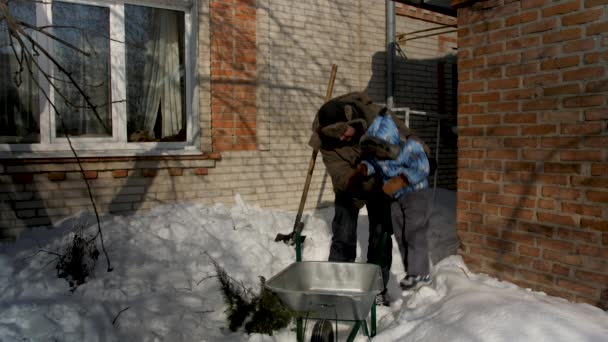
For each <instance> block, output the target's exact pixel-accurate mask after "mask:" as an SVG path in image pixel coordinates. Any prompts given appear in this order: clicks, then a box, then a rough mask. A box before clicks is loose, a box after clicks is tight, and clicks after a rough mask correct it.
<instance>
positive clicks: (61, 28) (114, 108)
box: [0, 0, 198, 154]
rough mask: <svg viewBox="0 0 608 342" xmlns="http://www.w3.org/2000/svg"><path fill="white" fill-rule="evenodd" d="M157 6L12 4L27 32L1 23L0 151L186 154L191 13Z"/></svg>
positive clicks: (192, 115) (190, 125)
mask: <svg viewBox="0 0 608 342" xmlns="http://www.w3.org/2000/svg"><path fill="white" fill-rule="evenodd" d="M155 3H158V4H160V2H158V1H152V0H150V1H136V2H134V3H132V4H130V3H126V4H122V3H121V4H115V3H114V1H112V2H109V1H102V0H96V1H33V0H11V1H9V2H8V5H9V11H10V13H11V15H12V16H13V17H14V18H16V19H17V20H19V21H21V22H23V23H24V24H22V25H21V27H23V28H25V30H24V31H23V32H24V33H19V34H17V36H15V35H14V34H13V35H11V34H10V31H9V26H8V24H7V21H6V20H2V21H0V149H2V150H4V151H62V150H68V140H67V139H66V136H67V137H69V138H70V141H71V142H72V144H73V146H74V147H75V148H76V149H77V150H80V151H89V150H91V151H93V150H101V151H106V150H123V151H124V150H135V151H137V150H140V151H141V150H164V149H186V150H192V149H193V148H192V147H193V146H196V143H197V141H195V140H196V139H195V137H196V136H198V134H197V129H198V124H196V122H197V113H196V107H197V106H193V105H192V101H193V91H192V90H193V88H194V77H193V73H194V70H195V68H194V62H195V58H194V51H195V43H194V42H195V40H194V38H193V36H194V34H193V32H192V31H193V30H192V27H194V22H193V16H192V15H191V12H195V11H193V10H191V8H192V6H191V5H189V4H188V3H187V2H186V3H185V5H184V6H183V8H182V7H179V6H181V4H182V3H184V1H181V2H175V3H177V4H179V6H178V5H176V6H177V7H176V8H170V7H167V6H166V4H167V3H170V2H167V1H162V4H163V6H162V7H159V6H157V4H155ZM169 6H173V5H169ZM195 13H196V12H195ZM28 36H29V37H31V38H32V40H31V41H30V40H29V38H28ZM118 154H121V153H118Z"/></svg>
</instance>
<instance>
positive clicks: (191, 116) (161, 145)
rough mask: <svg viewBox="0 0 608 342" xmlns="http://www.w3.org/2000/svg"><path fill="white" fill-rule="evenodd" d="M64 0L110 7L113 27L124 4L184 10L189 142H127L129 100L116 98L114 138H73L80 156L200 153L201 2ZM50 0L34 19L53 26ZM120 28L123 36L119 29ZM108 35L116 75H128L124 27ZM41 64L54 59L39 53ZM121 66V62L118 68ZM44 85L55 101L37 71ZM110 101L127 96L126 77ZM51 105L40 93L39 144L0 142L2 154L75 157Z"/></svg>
mask: <svg viewBox="0 0 608 342" xmlns="http://www.w3.org/2000/svg"><path fill="white" fill-rule="evenodd" d="M61 1H63V2H69V3H78V4H83V5H92V6H99V7H108V8H109V9H110V18H109V20H110V28H112V27H124V5H125V4H133V5H140V6H149V7H155V8H163V9H170V10H177V11H181V12H183V13H184V26H185V27H184V40H185V41H184V49H185V56H186V58H185V68H184V72H185V91H186V108H185V109H186V141H185V142H130V143H129V142H127V129H126V115H127V114H126V102H124V101H122V102H113V103H112V131H113V132H112V137H103V138H79V137H71V138H70V140H71V142H72V146H73V147H74V149H75V150H76V151H77V153H78V156H82V157H86V156H100V155H103V156H133V155H142V154H143V155H151V156H153V155H182V154H183V155H193V154H200V153H201V150H200V136H201V134H200V125H199V121H198V120H197V119H198V118H199V106H198V102H194V101H198V96H197V90H198V86H197V84H196V82H197V77H196V74H195V73H196V72H197V66H196V62H197V59H196V56H197V51H198V39H197V33H198V29H197V28H198V6H197V1H190V0H147V1H146V0H141V1H140V0H134V1H109V0H61ZM51 2H52V1H48V2H44V3H42V4H38V5H37V6H36V18H37V24H38V25H49V24H50V19H49V18H51V14H52V13H51ZM117 33H119V36H116V34H117ZM110 35H111V37H112V38H114V40H111V41H110V51H112V53H111V57H110V58H111V62H110V63H111V68H110V73H111V74H110V77H111V79H112V80H124V79H125V78H124V75H121V73H122V72H124V70H125V69H124V67H122V68H121V67H120V66H124V65H125V64H126V61H125V59H126V54H125V51H124V44H121V43H120V42H121V41H124V30H112V29H110ZM36 38H37V39H38V41H39V42H40V43H41V44H42V45H43V46H45V47H46V48H47V49H49V48H50V47H51V39H50V38H46V37H45V36H43V35H41V34H38V35H37V37H36ZM39 63H40V65H41V66H42V67H44V68H46V69H47V70H49V69H50V66H51V62H50V61H49V60H48V59H46V58H44V57H43V56H41V57H39ZM117 66H118V67H117ZM39 82H40V85H41V86H42V87H43V88H45V91H47V92H49V97H50V99H51V101H53V100H54V92H53V91H49V90H50V86H49V84H48V82H47V81H46V79H44V77H43V76H41V75H39ZM111 89H112V93H111V98H112V101H115V100H114V99H118V98H121V97H120V96H122V98H126V87H125V85H124V82H112V85H111ZM51 113H52V106H51V105H50V104H49V103H48V101H47V100H46V98H45V96H44V94H43V93H42V92H41V94H40V143H33V144H0V158H55V157H61V158H63V157H66V156H73V154H72V152H71V150H70V146H69V144H68V140H67V139H66V138H56V137H55V131H56V130H55V119H54V117H55V116H54V115H51Z"/></svg>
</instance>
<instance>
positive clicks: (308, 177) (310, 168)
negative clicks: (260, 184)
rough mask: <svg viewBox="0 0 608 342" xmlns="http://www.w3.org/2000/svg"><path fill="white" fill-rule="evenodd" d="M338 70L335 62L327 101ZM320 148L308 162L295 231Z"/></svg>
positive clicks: (326, 93) (329, 98) (300, 217)
mask: <svg viewBox="0 0 608 342" xmlns="http://www.w3.org/2000/svg"><path fill="white" fill-rule="evenodd" d="M337 72H338V66H337V65H336V64H333V65H332V66H331V75H330V76H329V83H328V84H327V91H326V92H325V102H327V101H329V100H331V94H332V93H333V90H334V83H335V81H336V73H337ZM318 153H319V150H318V149H316V148H315V149H313V151H312V156H311V157H310V161H309V162H308V172H307V173H306V183H304V191H302V197H301V198H300V206H299V207H298V214H297V215H296V221H295V223H294V225H293V230H294V232H295V231H296V230H297V228H298V225H299V224H300V220H301V219H302V213H303V212H304V205H305V204H306V197H307V196H308V189H309V188H310V180H311V179H312V173H313V171H314V169H315V162H316V161H317V154H318Z"/></svg>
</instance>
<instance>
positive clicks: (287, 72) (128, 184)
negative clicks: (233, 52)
mask: <svg viewBox="0 0 608 342" xmlns="http://www.w3.org/2000/svg"><path fill="white" fill-rule="evenodd" d="M384 11H385V3H384V1H377V0H299V1H292V0H258V2H257V26H256V31H257V32H256V37H257V86H258V89H257V99H256V105H257V127H256V128H257V139H258V150H257V151H233V152H222V153H221V156H222V160H220V161H213V160H167V161H157V160H151V161H140V160H137V161H114V162H106V163H98V162H95V163H85V164H84V168H85V170H96V171H98V172H97V178H96V179H93V180H91V181H90V184H91V188H92V190H93V195H94V197H95V201H96V203H97V205H98V206H99V208H100V209H101V210H102V211H103V212H107V211H114V212H132V211H135V210H140V209H148V208H151V207H154V206H157V205H159V204H163V203H169V202H172V201H176V200H189V201H197V202H202V203H209V204H211V203H226V204H232V202H233V201H234V196H235V195H236V194H240V195H241V196H242V197H243V199H244V200H245V201H248V202H251V203H255V204H258V205H260V206H264V207H277V208H283V209H289V210H296V209H297V208H298V205H299V202H300V197H301V195H302V190H303V186H304V182H305V179H306V171H307V168H308V165H309V159H310V156H311V153H312V150H311V148H310V147H309V146H308V145H307V142H308V139H309V136H310V126H311V123H312V120H313V118H314V115H315V113H316V111H317V109H318V108H319V107H320V106H321V105H322V104H323V102H324V98H325V92H326V87H327V84H328V80H329V76H330V70H331V66H332V64H337V65H338V73H337V78H336V82H335V86H334V92H333V95H334V96H338V95H341V94H344V93H347V92H351V91H363V90H364V91H367V92H368V93H370V95H372V96H373V97H374V99H375V100H376V101H378V102H383V101H384V87H385V81H384V78H385V77H384V58H381V59H380V60H379V59H378V58H377V56H379V55H381V54H382V53H383V51H384V46H385V13H384ZM198 12H199V16H200V20H199V23H198V29H199V33H198V49H197V51H198V57H197V60H198V68H197V70H198V75H197V76H198V88H197V91H196V94H195V98H196V99H198V101H199V106H198V109H199V115H200V125H201V134H202V136H201V146H202V147H203V149H204V150H207V151H210V150H211V133H210V124H211V108H210V88H211V87H210V62H209V58H210V54H209V44H210V39H209V29H210V27H209V4H208V0H200V1H198ZM429 25H433V24H429V23H426V22H422V21H420V20H417V19H411V18H406V17H398V18H397V31H398V32H401V31H404V30H406V29H407V30H413V29H422V28H426V27H429ZM407 52H408V57H412V58H417V59H420V58H422V59H427V58H435V57H440V54H439V53H438V48H437V43H436V40H433V39H428V40H426V39H425V40H421V41H419V42H417V43H416V44H415V45H414V44H412V45H410V46H408V48H407ZM415 74H418V73H415ZM420 75H421V77H422V80H424V77H428V76H425V74H424V73H423V72H421V73H420ZM407 76H408V77H410V76H413V75H407ZM398 91H399V90H398ZM417 96H419V98H420V99H426V98H427V97H428V98H432V96H434V95H432V94H428V96H427V94H424V93H422V94H417ZM214 165H215V167H214ZM142 168H144V169H145V168H150V169H158V168H161V169H159V170H158V172H157V175H156V176H155V177H143V175H142V171H141V169H142ZM166 168H185V169H184V170H183V174H182V175H181V176H170V175H169V173H168V170H167V169H166ZM188 168H208V174H207V175H196V174H195V173H194V172H195V171H194V170H193V169H188ZM113 170H128V177H124V178H115V176H114V175H113V173H112V171H113ZM50 171H53V172H65V180H63V181H52V180H49V178H48V172H50ZM14 172H23V173H34V178H33V183H28V184H12V182H13V179H12V178H11V176H10V175H7V174H8V173H14ZM0 173H2V175H0V181H1V182H0V219H1V222H2V224H1V226H0V228H1V229H2V231H3V235H5V236H6V235H11V234H16V233H17V232H18V230H19V229H20V228H21V227H24V226H32V225H37V224H47V223H49V222H51V223H52V222H56V221H57V220H58V219H60V218H62V217H64V216H66V215H71V214H75V213H77V212H78V211H79V210H82V209H86V208H90V204H89V200H88V194H87V193H86V186H85V183H84V182H83V180H82V179H81V176H80V174H79V173H78V167H77V165H75V164H73V163H72V164H30V165H15V166H4V165H1V166H0ZM10 194H13V195H12V196H13V197H12V198H11V197H10V196H9V195H10ZM331 202H333V191H332V187H331V181H330V179H329V177H328V176H327V174H326V172H325V168H324V165H323V163H322V160H321V158H320V157H319V158H318V159H317V161H316V167H315V171H314V174H313V179H312V182H311V186H310V190H309V193H308V200H307V204H306V209H311V208H314V207H317V206H322V205H326V204H328V203H331ZM11 203H12V204H11ZM15 203H17V204H18V207H15V205H14V204H15ZM15 212H17V214H18V215H17V216H18V217H17V216H16V213H15Z"/></svg>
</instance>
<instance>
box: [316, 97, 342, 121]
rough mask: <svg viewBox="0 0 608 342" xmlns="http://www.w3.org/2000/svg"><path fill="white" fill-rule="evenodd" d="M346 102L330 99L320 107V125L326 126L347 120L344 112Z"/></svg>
mask: <svg viewBox="0 0 608 342" xmlns="http://www.w3.org/2000/svg"><path fill="white" fill-rule="evenodd" d="M344 106H345V105H344V103H343V102H340V101H329V102H327V103H326V104H324V105H323V106H321V109H319V113H318V115H319V125H320V126H321V127H326V126H329V125H333V124H335V123H337V122H346V121H348V120H347V119H346V114H344Z"/></svg>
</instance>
